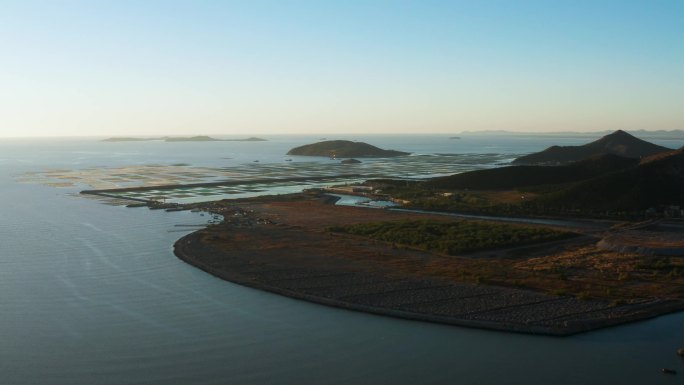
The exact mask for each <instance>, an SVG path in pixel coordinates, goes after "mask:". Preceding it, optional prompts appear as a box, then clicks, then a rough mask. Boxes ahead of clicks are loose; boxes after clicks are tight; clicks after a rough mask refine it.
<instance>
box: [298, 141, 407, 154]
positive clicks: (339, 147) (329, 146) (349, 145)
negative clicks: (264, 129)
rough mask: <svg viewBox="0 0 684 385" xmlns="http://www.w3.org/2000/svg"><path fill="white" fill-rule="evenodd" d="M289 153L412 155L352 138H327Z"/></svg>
mask: <svg viewBox="0 0 684 385" xmlns="http://www.w3.org/2000/svg"><path fill="white" fill-rule="evenodd" d="M287 155H301V156H326V157H330V158H332V159H337V158H389V157H395V156H402V155H410V153H409V152H403V151H396V150H383V149H381V148H378V147H375V146H373V145H370V144H368V143H364V142H353V141H350V140H327V141H323V142H318V143H313V144H307V145H304V146H299V147H295V148H293V149H291V150H290V151H288V152H287Z"/></svg>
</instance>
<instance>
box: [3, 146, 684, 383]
mask: <svg viewBox="0 0 684 385" xmlns="http://www.w3.org/2000/svg"><path fill="white" fill-rule="evenodd" d="M266 138H267V139H269V141H268V142H206V143H164V142H128V143H126V142H120V143H104V142H99V141H98V140H97V139H92V138H83V139H68V140H67V139H59V140H43V139H41V140H37V139H36V140H28V139H6V140H0V197H2V205H0V341H1V343H0V383H2V384H89V385H90V384H190V383H192V384H226V383H232V384H511V385H513V384H544V385H548V384H582V385H587V384H672V383H677V381H678V380H680V378H678V377H680V376H681V374H680V376H668V375H663V374H661V373H660V369H661V368H664V367H667V368H672V369H676V370H679V371H680V372H684V360H682V359H680V358H679V357H677V356H676V354H675V351H676V349H677V348H680V347H684V313H680V314H674V315H668V316H662V317H658V318H656V319H652V320H648V321H643V322H638V323H634V324H629V325H624V326H620V327H614V328H609V329H604V330H599V331H595V332H590V333H585V334H581V335H577V336H572V337H566V338H552V337H543V336H530V335H519V334H510V333H502V332H493V331H483V330H476V329H468V328H461V327H454V326H445V325H438V324H431V323H425V322H417V321H407V320H401V319H394V318H388V317H382V316H376V315H369V314H364V313H359V312H352V311H346V310H341V309H335V308H330V307H326V306H321V305H316V304H311V303H307V302H304V301H298V300H294V299H289V298H285V297H281V296H278V295H275V294H270V293H265V292H261V291H258V290H254V289H250V288H245V287H242V286H239V285H235V284H232V283H229V282H225V281H221V280H219V279H216V278H214V277H212V276H210V275H208V274H206V273H204V272H202V271H200V270H198V269H195V268H193V267H191V266H189V265H187V264H185V263H183V262H182V261H180V260H178V259H177V258H176V257H175V256H174V255H173V253H172V245H173V243H174V241H175V240H177V239H178V238H180V237H181V236H183V235H185V234H187V233H189V232H191V231H193V229H196V228H198V227H197V226H201V225H203V224H205V223H206V222H207V221H208V220H209V216H207V215H203V214H202V213H192V212H164V211H152V210H148V209H146V208H126V207H122V206H116V205H108V204H103V202H101V201H98V200H93V199H86V198H84V197H81V196H78V194H77V193H78V192H79V191H80V190H81V189H83V188H86V186H72V187H62V188H57V187H51V186H46V185H43V184H40V183H23V182H20V181H21V180H22V175H24V174H25V173H27V172H41V171H44V170H47V169H56V168H58V169H68V170H74V169H83V168H88V167H95V166H99V167H120V166H128V165H145V164H162V165H170V164H176V163H184V164H189V165H191V166H196V167H238V166H244V167H246V166H245V165H247V164H250V163H254V160H259V164H282V163H284V162H285V161H286V159H287V158H289V157H287V156H285V153H286V151H287V150H288V149H289V148H291V147H294V146H296V145H301V144H305V143H310V142H313V141H317V140H319V139H320V137H305V136H281V137H276V136H273V137H270V136H267V137H266ZM347 138H349V139H357V140H364V141H367V142H369V143H371V144H375V145H378V146H380V147H383V148H392V149H397V150H404V151H410V152H413V153H415V154H422V155H431V156H436V157H439V156H442V155H438V154H451V155H449V156H452V157H455V158H456V159H460V158H459V157H460V156H463V159H464V161H463V162H462V165H460V166H459V167H461V168H462V167H463V165H467V164H472V167H473V168H478V167H487V166H492V164H483V163H482V162H480V163H478V162H473V159H479V158H478V157H477V155H478V154H489V155H491V154H495V155H496V156H495V157H491V156H489V155H487V156H484V155H483V156H482V157H481V159H485V161H483V162H485V163H486V162H490V163H491V162H492V159H496V162H498V163H500V162H502V159H512V158H514V157H515V156H517V155H521V154H525V153H529V152H533V151H539V150H541V149H544V148H546V147H548V146H549V145H551V144H562V145H571V144H581V143H586V142H587V141H588V140H591V139H594V138H592V137H589V136H587V137H531V136H515V137H496V136H464V137H462V138H461V139H448V137H446V136H442V137H440V136H395V137H389V136H368V137H363V136H353V137H347ZM330 139H332V138H330ZM654 142H656V143H658V144H662V145H665V146H668V147H672V148H678V147H681V146H682V145H684V140H654ZM228 158H230V159H228ZM486 159H489V161H486ZM300 161H301V162H304V160H301V159H294V161H293V163H295V164H296V163H297V162H300ZM329 161H330V160H329V159H323V158H321V159H318V158H316V159H313V160H312V159H307V160H306V162H321V163H324V162H329ZM397 173H398V174H401V173H402V170H399V169H398V170H397Z"/></svg>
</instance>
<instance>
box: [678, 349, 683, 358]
mask: <svg viewBox="0 0 684 385" xmlns="http://www.w3.org/2000/svg"><path fill="white" fill-rule="evenodd" d="M677 354H678V355H680V356H682V357H684V348H679V349H677Z"/></svg>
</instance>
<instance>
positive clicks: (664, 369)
mask: <svg viewBox="0 0 684 385" xmlns="http://www.w3.org/2000/svg"><path fill="white" fill-rule="evenodd" d="M661 370H662V372H663V373H664V374H677V371H676V370H674V369H668V368H662V369H661Z"/></svg>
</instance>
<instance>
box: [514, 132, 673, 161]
mask: <svg viewBox="0 0 684 385" xmlns="http://www.w3.org/2000/svg"><path fill="white" fill-rule="evenodd" d="M667 151H672V149H670V148H667V147H663V146H658V145H656V144H653V143H649V142H647V141H645V140H641V139H639V138H636V137H634V136H632V135H630V134H628V133H626V132H624V131H622V130H618V131H615V132H613V133H611V134H609V135H606V136H604V137H602V138H601V139H598V140H595V141H593V142H591V143H587V144H584V145H581V146H551V147H549V148H547V149H546V150H544V151H541V152H536V153H533V154H529V155H525V156H521V157H520V158H517V159H515V160H514V161H513V164H515V165H524V164H527V165H530V164H544V165H559V164H567V163H571V162H576V161H580V160H583V159H588V158H591V157H596V156H599V155H605V154H612V155H619V156H622V157H626V158H636V159H639V158H642V157H646V156H651V155H655V154H658V153H662V152H667Z"/></svg>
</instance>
